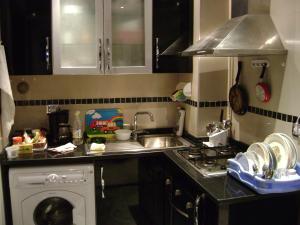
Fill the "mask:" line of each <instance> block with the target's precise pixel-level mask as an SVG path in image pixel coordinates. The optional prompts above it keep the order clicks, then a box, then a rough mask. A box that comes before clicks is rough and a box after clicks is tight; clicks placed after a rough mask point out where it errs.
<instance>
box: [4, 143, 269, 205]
mask: <svg viewBox="0 0 300 225" xmlns="http://www.w3.org/2000/svg"><path fill="white" fill-rule="evenodd" d="M156 154H157V155H162V154H164V155H165V156H166V157H167V158H168V159H169V160H171V162H173V163H174V164H175V165H176V166H177V167H178V168H179V169H181V170H182V171H183V172H184V173H185V174H186V175H187V176H188V177H189V178H190V179H192V180H193V181H194V182H195V183H196V184H197V185H199V187H200V189H201V190H203V191H204V192H206V193H207V194H208V196H209V197H210V198H211V199H212V200H213V201H214V202H216V203H217V204H233V203H240V202H247V201H252V200H256V199H262V198H268V197H273V196H274V195H259V194H257V193H255V192H254V191H252V190H250V189H249V188H248V187H246V186H245V185H243V184H242V183H240V182H239V181H237V180H235V179H234V178H232V177H231V176H229V175H224V176H218V177H204V176H202V175H201V174H200V173H199V172H198V171H197V170H195V168H193V167H192V166H191V165H189V164H188V163H187V162H185V161H183V160H182V159H181V158H179V157H178V156H177V155H176V154H175V152H174V151H173V150H172V149H171V150H161V149H151V150H149V149H144V150H138V151H114V150H111V151H105V152H104V153H102V154H100V155H88V154H86V150H85V146H84V145H82V146H78V148H77V149H76V150H74V151H73V152H71V153H67V154H57V153H56V154H54V153H50V152H48V151H43V152H40V153H34V154H29V155H23V156H20V157H17V158H15V159H7V158H6V154H5V151H3V153H1V164H2V166H4V167H6V168H7V169H8V168H10V167H24V166H44V165H57V164H73V163H94V162H95V161H96V160H105V159H121V158H130V157H146V156H150V155H151V156H153V155H156Z"/></svg>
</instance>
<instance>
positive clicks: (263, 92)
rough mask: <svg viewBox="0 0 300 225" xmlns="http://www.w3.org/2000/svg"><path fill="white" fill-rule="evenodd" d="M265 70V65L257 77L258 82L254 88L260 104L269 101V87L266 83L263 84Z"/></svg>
mask: <svg viewBox="0 0 300 225" xmlns="http://www.w3.org/2000/svg"><path fill="white" fill-rule="evenodd" d="M266 68H267V64H264V65H263V68H262V71H261V74H260V77H259V79H260V81H259V83H257V84H256V87H255V94H256V98H257V99H258V100H259V101H261V102H268V101H270V99H271V91H270V88H269V85H268V84H267V83H266V82H264V75H265V71H266Z"/></svg>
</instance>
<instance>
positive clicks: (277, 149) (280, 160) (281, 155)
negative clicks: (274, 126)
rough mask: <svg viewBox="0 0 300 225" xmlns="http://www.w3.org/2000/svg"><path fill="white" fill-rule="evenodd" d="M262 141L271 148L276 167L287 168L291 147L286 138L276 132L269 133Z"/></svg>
mask: <svg viewBox="0 0 300 225" xmlns="http://www.w3.org/2000/svg"><path fill="white" fill-rule="evenodd" d="M264 142H265V143H266V144H268V145H270V147H271V148H272V151H273V153H274V155H275V158H276V164H277V168H276V169H286V168H289V164H290V159H289V158H290V152H291V147H290V145H289V143H288V142H287V140H286V139H285V138H284V137H283V136H282V135H280V134H278V133H273V134H270V135H269V136H267V137H266V139H265V140H264Z"/></svg>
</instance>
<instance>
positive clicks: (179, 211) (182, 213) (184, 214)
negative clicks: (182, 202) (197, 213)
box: [170, 201, 190, 219]
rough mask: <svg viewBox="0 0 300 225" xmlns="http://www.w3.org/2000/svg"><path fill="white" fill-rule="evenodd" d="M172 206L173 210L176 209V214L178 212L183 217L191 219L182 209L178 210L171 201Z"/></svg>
mask: <svg viewBox="0 0 300 225" xmlns="http://www.w3.org/2000/svg"><path fill="white" fill-rule="evenodd" d="M170 206H171V207H172V209H174V210H175V211H176V212H178V213H179V214H180V215H182V216H183V217H185V218H187V219H189V218H190V216H189V214H187V213H185V212H183V211H182V210H181V209H178V208H177V207H176V206H175V205H174V204H173V203H172V202H171V201H170Z"/></svg>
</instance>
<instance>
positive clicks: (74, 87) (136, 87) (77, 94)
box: [11, 74, 180, 100]
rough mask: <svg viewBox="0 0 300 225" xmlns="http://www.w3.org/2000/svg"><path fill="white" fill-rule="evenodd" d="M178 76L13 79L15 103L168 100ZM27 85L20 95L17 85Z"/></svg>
mask: <svg viewBox="0 0 300 225" xmlns="http://www.w3.org/2000/svg"><path fill="white" fill-rule="evenodd" d="M179 76H180V75H179V74H147V75H106V76H105V75H103V76H101V75H99V76H96V75H95V76H93V75H78V76H74V75H54V76H12V77H11V82H12V88H13V94H14V97H15V99H17V100H23V99H54V98H93V97H100V98H105V97H137V96H142V97H144V96H148V97H152V96H170V95H171V94H172V92H173V91H174V90H175V87H176V85H177V83H178V79H179ZM21 81H26V82H27V83H28V84H29V85H30V89H29V92H28V93H27V94H24V95H22V94H19V93H18V92H17V91H16V90H17V89H16V87H17V85H18V83H19V82H21Z"/></svg>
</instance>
